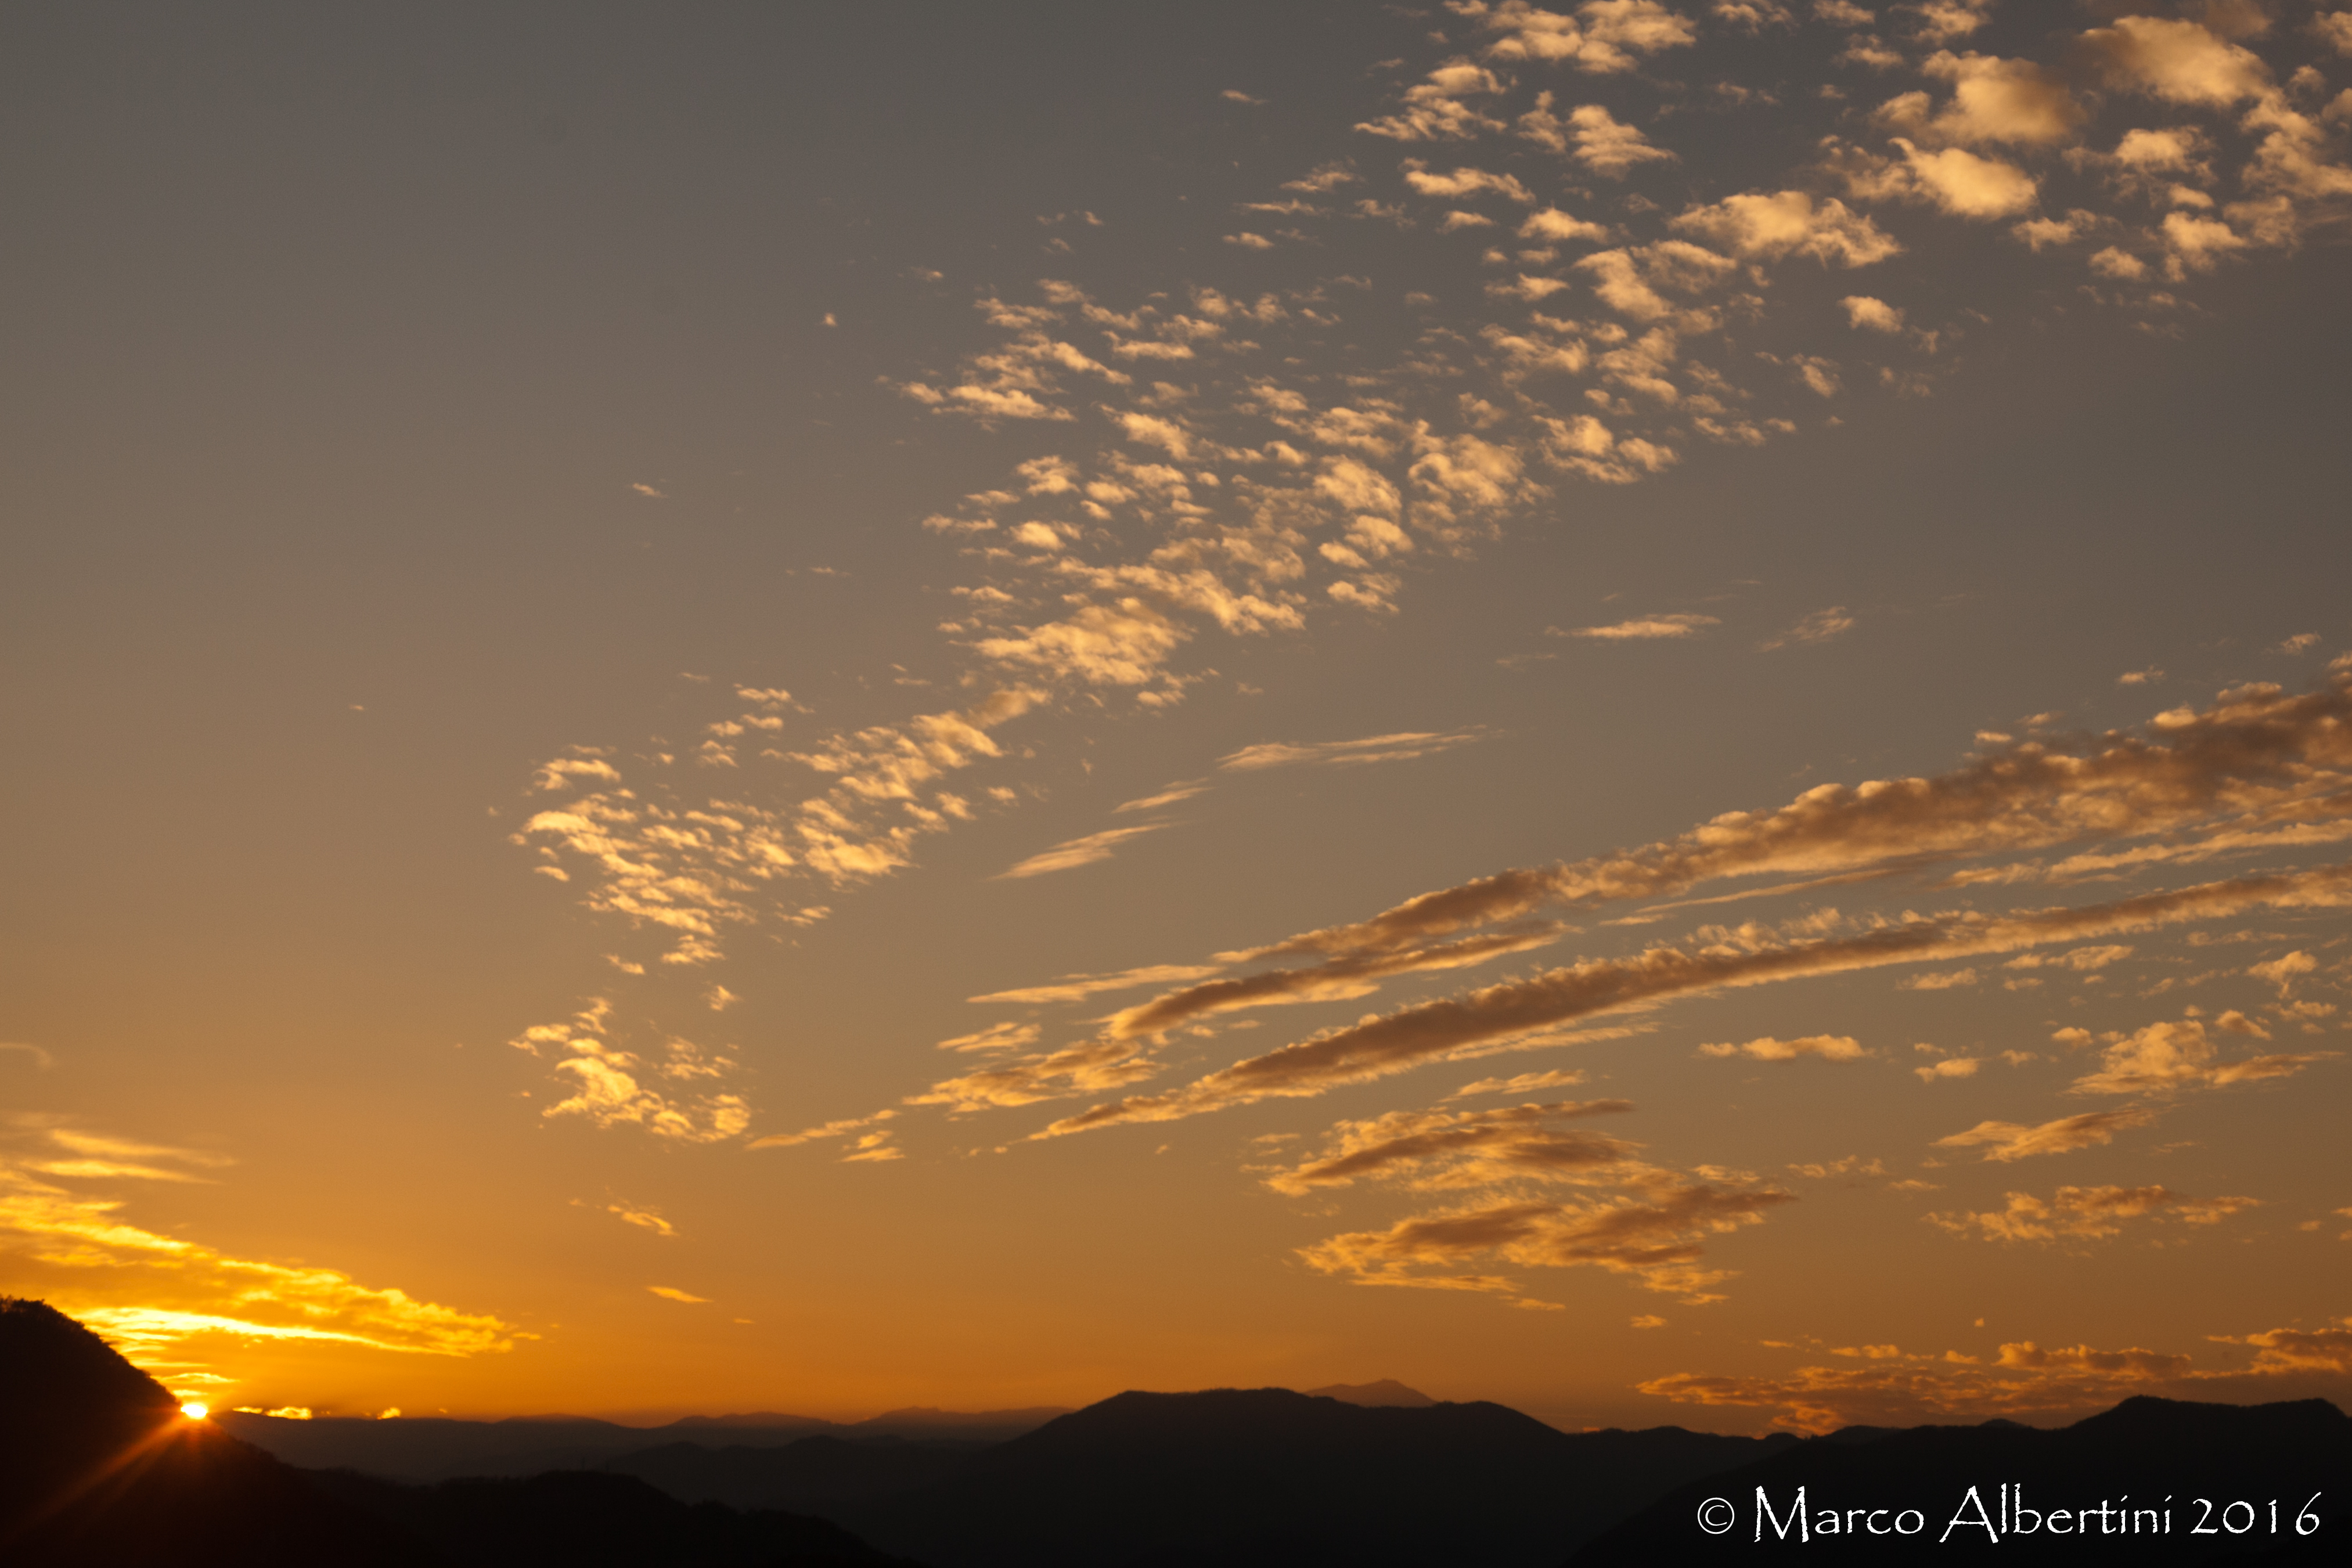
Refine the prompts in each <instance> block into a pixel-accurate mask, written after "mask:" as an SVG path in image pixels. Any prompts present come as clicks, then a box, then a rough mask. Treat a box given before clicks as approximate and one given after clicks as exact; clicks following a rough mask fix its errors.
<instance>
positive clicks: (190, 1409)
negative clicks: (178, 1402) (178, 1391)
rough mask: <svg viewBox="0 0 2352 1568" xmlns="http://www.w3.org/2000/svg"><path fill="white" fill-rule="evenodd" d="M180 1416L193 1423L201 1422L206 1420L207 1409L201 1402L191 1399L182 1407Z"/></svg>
mask: <svg viewBox="0 0 2352 1568" xmlns="http://www.w3.org/2000/svg"><path fill="white" fill-rule="evenodd" d="M180 1414H181V1415H183V1416H186V1417H187V1418H188V1419H189V1420H191V1421H201V1420H203V1419H204V1418H205V1406H204V1405H203V1403H202V1402H201V1401H198V1400H194V1399H191V1400H189V1401H188V1402H187V1403H186V1404H184V1405H183V1406H180Z"/></svg>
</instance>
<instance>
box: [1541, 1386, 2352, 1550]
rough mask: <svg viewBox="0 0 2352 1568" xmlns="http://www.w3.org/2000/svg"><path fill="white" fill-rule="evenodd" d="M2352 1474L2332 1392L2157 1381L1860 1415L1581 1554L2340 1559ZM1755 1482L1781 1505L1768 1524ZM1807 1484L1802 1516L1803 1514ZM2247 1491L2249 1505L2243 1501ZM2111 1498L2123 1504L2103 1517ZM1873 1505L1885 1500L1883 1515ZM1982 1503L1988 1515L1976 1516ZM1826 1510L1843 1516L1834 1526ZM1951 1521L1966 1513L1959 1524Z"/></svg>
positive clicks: (2347, 1436) (2348, 1437)
mask: <svg viewBox="0 0 2352 1568" xmlns="http://www.w3.org/2000/svg"><path fill="white" fill-rule="evenodd" d="M2347 1477H2352V1417H2347V1416H2345V1414H2344V1413H2343V1412H2342V1411H2341V1410H2338V1409H2337V1408H2336V1406H2333V1405H2331V1404H2329V1403H2328V1402H2327V1401H2326V1400H2324V1399H2305V1400H2298V1401H2294V1402H2292V1403H2283V1404H2276V1405H2252V1406H2243V1405H2199V1404H2190V1403H2187V1402H2184V1401H2180V1400H2173V1399H2155V1398H2148V1397H2144V1396H2143V1397H2139V1398H2133V1399H2126V1400H2125V1401H2124V1402H2123V1403H2122V1404H2121V1405H2118V1406H2116V1407H2115V1408H2114V1409H2112V1410H2109V1411H2106V1412H2105V1413H2103V1414H2101V1415H2097V1416H2091V1417H2090V1418H2088V1419H2087V1420H2083V1421H2078V1422H2076V1423H2074V1425H2073V1426H2071V1427H2062V1428H2059V1429H2057V1430H2053V1431H2043V1430H2038V1429H2036V1428H2033V1427H2021V1426H2018V1425H2017V1424H2016V1423H2014V1422H2010V1421H1990V1422H1987V1423H1986V1424H1984V1425H1983V1426H1980V1427H1912V1428H1910V1429H1909V1430H1907V1431H1891V1432H1890V1431H1887V1430H1885V1429H1883V1428H1872V1427H1848V1428H1846V1429H1845V1430H1843V1431H1842V1432H1834V1433H1832V1434H1830V1435H1829V1436H1827V1437H1816V1438H1811V1439H1810V1440H1808V1441H1805V1442H1802V1443H1799V1444H1796V1445H1793V1446H1791V1447H1789V1448H1783V1449H1782V1450H1781V1451H1780V1452H1778V1453H1775V1454H1773V1455H1771V1456H1770V1457H1769V1458H1763V1459H1760V1460H1759V1461H1758V1462H1756V1463H1754V1464H1749V1465H1745V1466H1742V1467H1740V1468H1739V1469H1733V1470H1727V1471H1725V1472H1723V1473H1720V1474H1717V1475H1712V1476H1708V1477H1706V1478H1705V1479H1694V1480H1693V1481H1691V1482H1690V1483H1687V1484H1685V1485H1681V1486H1677V1487H1676V1488H1675V1489H1674V1490H1671V1491H1669V1492H1668V1493H1667V1494H1666V1495H1665V1496H1664V1497H1663V1498H1661V1499H1659V1500H1657V1501H1656V1502H1654V1504H1652V1505H1651V1506H1649V1507H1647V1508H1645V1509H1643V1510H1642V1511H1640V1512H1638V1513H1636V1514H1634V1515H1633V1516H1632V1517H1631V1518H1629V1519H1626V1520H1625V1521H1623V1522H1622V1523H1621V1524H1619V1525H1617V1526H1616V1527H1615V1528H1613V1529H1612V1530H1610V1531H1608V1532H1607V1533H1606V1534H1604V1535H1602V1536H1601V1538H1600V1539H1598V1540H1596V1541H1593V1542H1591V1543H1590V1544H1588V1545H1587V1546H1585V1547H1584V1548H1583V1549H1582V1550H1581V1551H1580V1552H1577V1553H1576V1554H1575V1555H1574V1557H1573V1558H1572V1559H1571V1560H1570V1561H1571V1562H1572V1563H1574V1565H1575V1568H1614V1565H1615V1564H1620V1563H1626V1564H1632V1563H1643V1564H1647V1563H1658V1562H1662V1561H1669V1560H1672V1559H1673V1558H1675V1557H1676V1556H1678V1555H1681V1554H1682V1553H1685V1552H1692V1553H1700V1552H1733V1551H1737V1552H1738V1553H1740V1554H1741V1555H1743V1556H1753V1555H1756V1554H1758V1553H1759V1552H1762V1553H1765V1554H1767V1555H1771V1554H1785V1553H1788V1552H1801V1553H1804V1554H1807V1555H1809V1556H1812V1557H1822V1556H1830V1557H1838V1556H1843V1557H1845V1558H1847V1559H1849V1560H1872V1559H1875V1558H1877V1557H1881V1556H1886V1555H1892V1554H1895V1553H1897V1552H1902V1551H1903V1550H1904V1549H1905V1548H1912V1549H1916V1550H1918V1551H1922V1552H1924V1551H1927V1550H1929V1549H1930V1548H1928V1547H1927V1542H1934V1541H1936V1540H1937V1537H1939V1536H1942V1535H1945V1534H1947V1533H1948V1534H1949V1540H1948V1541H1947V1542H1944V1543H1943V1544H1941V1545H1939V1546H1936V1547H1934V1548H1932V1550H1933V1551H1934V1552H1935V1553H1936V1556H1937V1560H1939V1561H1940V1560H1942V1559H1945V1558H1949V1557H1955V1556H1960V1557H1982V1556H1985V1555H1986V1554H1988V1553H1990V1554H1992V1558H1993V1560H1994V1561H1999V1562H2011V1563H2015V1562H2019V1561H2027V1562H2032V1561H2043V1560H2048V1561H2053V1562H2054V1561H2061V1560H2063V1561H2065V1562H2068V1563H2107V1562H2126V1561H2128V1562H2133V1563H2303V1562H2312V1563H2342V1562H2346V1561H2347V1560H2352V1509H2348V1508H2347V1504H2352V1485H2347ZM2004 1487H2006V1488H2007V1489H2008V1490H2007V1491H2006V1492H2004V1490H2003V1488H2004ZM1759 1488H1760V1489H1761V1490H1762V1491H1763V1493H1764V1496H1765V1500H1766V1502H1767V1504H1768V1505H1769V1516H1768V1517H1767V1518H1766V1519H1765V1520H1762V1521H1759V1517H1758V1512H1757V1503H1756V1495H1757V1492H1758V1490H1759ZM1800 1488H1801V1489H1803V1490H1804V1493H1805V1498H1806V1504H1807V1507H1806V1510H1805V1514H1806V1518H1805V1520H1804V1521H1803V1523H1801V1524H1800V1523H1798V1522H1797V1521H1796V1520H1795V1518H1794V1514H1795V1508H1794V1505H1795V1501H1796V1497H1797V1493H1798V1490H1799V1489H1800ZM1970 1488H1975V1489H1976V1500H1977V1501H1978V1502H1979V1503H1981V1505H1982V1506H1981V1510H1979V1509H1978V1508H1977V1507H1976V1506H1974V1505H1973V1504H1972V1503H1971V1502H1970V1500H1969V1489H1970ZM2314 1494H2317V1497H2316V1500H2315V1504H2314V1512H2313V1513H2312V1514H2311V1515H2310V1516H2308V1518H2309V1520H2310V1521H2314V1522H2315V1529H2314V1530H2313V1531H2312V1532H2311V1533H2309V1534H2299V1533H2298V1532H2297V1530H2296V1524H2295V1521H2296V1518H2297V1515H2298V1514H2299V1512H2300V1511H2302V1510H2304V1509H2305V1506H2306V1504H2307V1503H2313V1500H2314ZM1710 1499H1715V1500H1720V1503H1721V1505H1722V1506H1721V1507H1718V1508H1717V1511H1716V1514H1715V1520H1716V1521H1717V1522H1727V1523H1728V1524H1729V1528H1728V1529H1727V1530H1725V1531H1723V1532H1722V1533H1721V1534H1719V1535H1712V1536H1711V1535H1710V1534H1709V1533H1708V1532H1706V1531H1704V1530H1702V1529H1701V1527H1700V1522H1699V1510H1700V1508H1701V1506H1702V1505H1703V1504H1706V1503H1707V1502H1708V1500H1710ZM2200 1500H2204V1501H2203V1502H2202V1503H2200ZM2273 1500H2275V1502H2276V1503H2277V1512H2276V1515H2275V1520H2276V1526H2275V1529H2273V1513H2272V1509H2271V1505H2272V1503H2273ZM2239 1502H2242V1503H2245V1504H2247V1505H2249V1506H2248V1507H2246V1508H2242V1509H2233V1508H2232V1507H2231V1504H2232V1503H2239ZM2020 1504H2021V1505H2022V1508H2023V1509H2024V1512H2022V1513H2021V1512H2019V1511H2018V1508H2019V1506H2020ZM2102 1505H2105V1507H2107V1508H2108V1509H2109V1510H2110V1512H2108V1513H2107V1514H2105V1515H2101V1514H2099V1513H2098V1510H2099V1509H2100V1508H2101V1507H2102ZM1906 1509H1909V1510H1916V1511H1917V1514H1918V1518H1917V1521H1916V1524H1917V1528H1916V1532H1915V1533H1914V1534H1913V1536H1912V1539H1910V1540H1908V1541H1897V1540H1895V1539H1894V1538H1893V1537H1892V1536H1891V1535H1889V1534H1876V1535H1874V1534H1873V1533H1872V1532H1871V1526H1872V1525H1873V1524H1875V1525H1876V1527H1877V1529H1878V1530H1879V1531H1893V1530H1895V1527H1896V1526H1897V1525H1898V1524H1899V1523H1904V1522H1908V1521H1903V1520H1902V1519H1901V1517H1900V1515H1901V1511H1903V1510H1906ZM2085 1509H2088V1510H2090V1511H2092V1514H2091V1517H2090V1518H2089V1519H2088V1520H2084V1519H2083V1518H2082V1517H2081V1512H2082V1511H2084V1510H2085ZM1726 1510H1727V1511H1726ZM1877 1510H1883V1511H1885V1512H1883V1513H1881V1514H1880V1515H1879V1517H1877V1518H1876V1519H1875V1520H1873V1519H1872V1517H1871V1511H1877ZM2053 1511H2060V1512H2063V1515H2064V1516H2065V1517H2064V1519H2063V1525H2064V1530H2063V1532H2061V1531H2057V1530H2055V1529H2053V1520H2052V1518H2051V1515H2052V1513H2053ZM1979 1512H1981V1514H1982V1515H1983V1516H1985V1517H1987V1518H1989V1519H1990V1523H1991V1526H1992V1528H1991V1529H1987V1528H1985V1527H1983V1526H1982V1525H1979V1524H1978V1523H1976V1522H1974V1521H1976V1520H1977V1519H1978V1518H1979ZM1825 1514H1828V1515H1833V1516H1834V1522H1835V1523H1836V1524H1837V1525H1838V1526H1840V1528H1839V1529H1837V1530H1835V1531H1825V1530H1823V1529H1822V1528H1821V1525H1822V1522H1823V1516H1824V1515H1825ZM1955 1518H1958V1519H1960V1520H1962V1521H1963V1522H1961V1523H1960V1524H1958V1526H1957V1527H1954V1526H1953V1522H1952V1521H1954V1520H1955ZM1759 1524H1760V1530H1759ZM1849 1525H1851V1526H1853V1528H1846V1526H1849ZM2084 1525H2087V1527H2088V1528H2087V1530H2085V1529H2083V1528H2079V1527H2081V1526H2084ZM2167 1525H2168V1528H2167ZM2135 1526H2137V1527H2139V1528H2134V1527H2135ZM2200 1526H2202V1527H2203V1529H2204V1530H2205V1531H2210V1533H2200V1532H2199V1527H2200ZM2241 1529H2242V1533H2232V1531H2236V1530H2241ZM1784 1531H1785V1533H1784ZM1995 1531H1999V1539H1998V1541H1996V1539H1995ZM1759 1534H1760V1537H1761V1539H1760V1540H1759Z"/></svg>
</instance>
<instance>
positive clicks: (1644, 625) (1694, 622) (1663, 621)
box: [1553, 614, 1723, 643]
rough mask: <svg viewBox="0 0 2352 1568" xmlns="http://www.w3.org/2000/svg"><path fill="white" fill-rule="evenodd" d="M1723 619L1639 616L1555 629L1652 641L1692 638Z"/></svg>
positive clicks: (1556, 632)
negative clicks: (1604, 624) (1601, 624)
mask: <svg viewBox="0 0 2352 1568" xmlns="http://www.w3.org/2000/svg"><path fill="white" fill-rule="evenodd" d="M1722 624H1723V622H1721V621H1720V620H1718V619H1717V618H1716V617H1715V616H1712V615H1692V614H1674V615H1639V616H1636V617H1634V618H1633V620H1631V621H1620V622H1615V623H1614V624H1612V625H1608V626H1578V627H1573V628H1571V629H1570V630H1568V631H1565V632H1563V631H1560V630H1559V629H1558V628H1554V629H1553V634H1554V635H1555V636H1560V637H1591V638H1595V639H1598V640H1600V641H1602V642H1610V643H1624V642H1648V641H1653V640H1655V639H1659V638H1666V637H1690V636H1695V635H1696V634H1697V632H1698V630H1699V628H1700V627H1702V626H1720V625H1722Z"/></svg>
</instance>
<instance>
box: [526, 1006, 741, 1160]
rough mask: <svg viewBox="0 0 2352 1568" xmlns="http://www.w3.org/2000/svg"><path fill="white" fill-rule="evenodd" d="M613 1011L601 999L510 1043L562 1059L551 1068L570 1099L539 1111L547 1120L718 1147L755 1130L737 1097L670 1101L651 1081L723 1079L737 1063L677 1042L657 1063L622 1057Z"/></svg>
mask: <svg viewBox="0 0 2352 1568" xmlns="http://www.w3.org/2000/svg"><path fill="white" fill-rule="evenodd" d="M612 1019H613V1007H612V1004H611V1003H610V1002H609V1001H607V1000H605V999H604V998H601V997H599V998H593V999H592V1000H591V1002H590V1004H589V1006H588V1007H587V1008H586V1009H583V1011H581V1012H579V1013H576V1014H574V1015H573V1016H572V1018H571V1019H568V1020H566V1021H563V1022H560V1023H547V1024H534V1025H532V1026H531V1027H530V1028H529V1029H527V1030H523V1032H522V1033H520V1034H519V1035H517V1036H516V1037H515V1038H514V1039H513V1040H509V1041H508V1043H509V1045H512V1046H514V1047H515V1048H517V1049H518V1050H520V1051H529V1052H530V1054H532V1055H533V1056H537V1055H539V1054H541V1050H542V1048H553V1049H558V1050H560V1051H563V1052H564V1053H565V1054H564V1055H563V1056H562V1058H561V1059H560V1060H559V1061H557V1062H556V1064H555V1068H554V1071H556V1072H557V1073H559V1074H561V1075H562V1078H563V1079H564V1080H568V1082H567V1084H566V1093H565V1097H564V1098H563V1099H562V1100H560V1101H558V1102H557V1103H554V1104H552V1105H550V1106H548V1107H547V1108H546V1109H545V1110H543V1111H541V1113H540V1114H541V1116H542V1117H556V1116H579V1117H583V1118H584V1119H585V1120H587V1121H589V1122H591V1123H593V1124H595V1125H596V1126H599V1127H617V1126H625V1125H626V1126H639V1127H643V1128H644V1129H645V1130H646V1131H647V1132H649V1133H652V1134H654V1135H656V1137H663V1138H670V1139H675V1140H677V1141H678V1142H680V1143H688V1144H709V1143H718V1142H721V1141H723V1140H725V1139H728V1138H732V1137H735V1136H737V1135H738V1134H740V1133H741V1132H742V1131H743V1130H744V1128H746V1127H748V1126H749V1125H751V1105H750V1103H748V1102H747V1101H745V1100H744V1098H743V1097H742V1096H741V1095H740V1094H731V1093H707V1094H700V1095H694V1096H686V1097H673V1096H672V1095H669V1094H666V1093H664V1092H661V1091H660V1090H658V1089H656V1087H654V1086H653V1085H652V1084H650V1083H648V1082H646V1080H647V1079H649V1078H668V1079H671V1080H673V1081H676V1082H693V1081H695V1080H697V1079H705V1078H720V1077H723V1076H725V1075H726V1074H727V1073H728V1072H729V1071H731V1070H732V1069H733V1067H734V1066H735V1063H734V1062H733V1061H731V1060H730V1059H729V1058H727V1057H723V1056H721V1057H712V1056H708V1055H706V1054H705V1053H704V1052H703V1051H701V1049H700V1048H699V1047H698V1046H696V1045H695V1044H694V1043H693V1042H692V1041H691V1040H684V1039H681V1038H679V1037H677V1036H675V1035H673V1036H671V1037H670V1038H669V1039H668V1040H667V1041H666V1042H665V1045H664V1048H663V1051H662V1054H661V1055H660V1056H659V1057H657V1058H656V1057H649V1056H646V1055H645V1054H643V1053H640V1052H636V1051H626V1050H623V1049H622V1048H620V1047H619V1046H616V1045H614V1044H613V1043H612V1040H611V1035H612V1032H613V1030H612Z"/></svg>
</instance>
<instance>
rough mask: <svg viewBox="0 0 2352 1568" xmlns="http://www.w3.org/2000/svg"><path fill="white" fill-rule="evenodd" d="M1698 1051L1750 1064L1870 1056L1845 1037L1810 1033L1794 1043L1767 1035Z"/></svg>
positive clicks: (1849, 1059) (1841, 1059)
mask: <svg viewBox="0 0 2352 1568" xmlns="http://www.w3.org/2000/svg"><path fill="white" fill-rule="evenodd" d="M1698 1051H1699V1054H1700V1055H1701V1056H1741V1057H1746V1058H1747V1059H1748V1061H1796V1060H1797V1059H1798V1058H1799V1057H1801V1056H1818V1057H1820V1058H1821V1059H1822V1061H1861V1060H1862V1059H1863V1058H1864V1057H1865V1056H1868V1055H1869V1054H1870V1052H1868V1051H1864V1049H1863V1048H1862V1047H1861V1046H1860V1045H1858V1044H1857V1043H1855V1041H1854V1039H1853V1036H1852V1035H1845V1034H1809V1035H1803V1036H1801V1037H1799V1038H1798V1039H1795V1040H1775V1039H1773V1038H1772V1037H1771V1036H1770V1035H1769V1034H1768V1035H1765V1036H1763V1037H1761V1038H1760V1039H1757V1040H1748V1041H1747V1042H1746V1043H1744V1044H1740V1045H1702V1046H1700V1047H1699V1048H1698Z"/></svg>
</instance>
